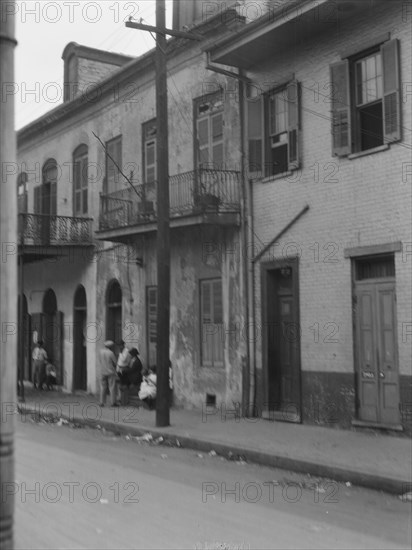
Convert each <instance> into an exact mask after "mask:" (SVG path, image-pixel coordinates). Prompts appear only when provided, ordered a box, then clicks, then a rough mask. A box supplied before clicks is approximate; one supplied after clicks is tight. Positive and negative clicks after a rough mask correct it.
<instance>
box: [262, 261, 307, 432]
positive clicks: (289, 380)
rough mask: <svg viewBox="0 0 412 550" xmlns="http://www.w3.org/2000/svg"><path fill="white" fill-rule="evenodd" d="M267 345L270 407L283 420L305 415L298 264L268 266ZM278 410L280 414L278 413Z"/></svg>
mask: <svg viewBox="0 0 412 550" xmlns="http://www.w3.org/2000/svg"><path fill="white" fill-rule="evenodd" d="M263 294H264V295H263V346H264V350H263V351H264V354H263V356H264V366H265V373H266V376H265V379H266V382H265V384H266V386H267V387H266V391H265V393H266V395H267V396H268V403H267V407H265V408H267V409H268V410H269V411H271V412H274V413H275V414H274V415H273V416H274V417H275V418H277V419H279V420H287V421H293V422H299V421H300V419H301V412H300V410H301V383H300V330H299V308H298V279H297V264H296V262H293V263H291V264H287V265H282V266H281V267H279V268H275V269H264V286H263ZM276 411H277V412H278V413H279V414H276Z"/></svg>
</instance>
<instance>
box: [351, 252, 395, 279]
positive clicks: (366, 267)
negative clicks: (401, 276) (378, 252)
mask: <svg viewBox="0 0 412 550" xmlns="http://www.w3.org/2000/svg"><path fill="white" fill-rule="evenodd" d="M355 267H356V270H355V277H356V280H357V281H363V280H365V279H380V278H386V277H395V261H394V257H393V254H392V255H391V256H370V257H367V258H360V259H358V260H355Z"/></svg>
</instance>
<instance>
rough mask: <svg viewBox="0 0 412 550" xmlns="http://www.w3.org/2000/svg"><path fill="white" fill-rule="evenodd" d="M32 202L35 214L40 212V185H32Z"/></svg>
mask: <svg viewBox="0 0 412 550" xmlns="http://www.w3.org/2000/svg"><path fill="white" fill-rule="evenodd" d="M33 191H34V204H33V210H34V213H35V214H41V213H42V205H41V186H40V185H38V186H37V187H34V189H33Z"/></svg>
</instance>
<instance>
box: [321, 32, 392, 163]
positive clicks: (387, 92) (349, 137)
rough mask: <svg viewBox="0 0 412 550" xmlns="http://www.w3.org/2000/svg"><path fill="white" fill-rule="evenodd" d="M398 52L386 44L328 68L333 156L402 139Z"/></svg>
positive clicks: (389, 44)
mask: <svg viewBox="0 0 412 550" xmlns="http://www.w3.org/2000/svg"><path fill="white" fill-rule="evenodd" d="M398 51H399V44H398V40H389V41H387V42H385V43H383V44H382V45H381V46H380V47H375V48H372V49H369V50H368V51H366V52H363V53H362V54H359V55H356V56H352V57H349V58H347V59H343V60H342V61H339V62H337V63H334V64H333V65H331V68H330V72H331V82H332V136H333V144H332V150H333V154H334V155H336V156H345V155H348V154H350V153H356V152H361V151H367V150H369V149H373V148H375V147H379V146H381V145H385V144H387V143H391V142H393V141H398V140H400V139H401V131H400V93H399V89H400V86H399V53H398Z"/></svg>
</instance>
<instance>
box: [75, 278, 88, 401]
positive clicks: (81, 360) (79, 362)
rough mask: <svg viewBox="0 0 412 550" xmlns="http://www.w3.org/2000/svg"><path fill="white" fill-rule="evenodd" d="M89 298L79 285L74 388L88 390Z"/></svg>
mask: <svg viewBox="0 0 412 550" xmlns="http://www.w3.org/2000/svg"><path fill="white" fill-rule="evenodd" d="M86 322H87V300H86V291H85V289H84V286H82V285H79V286H78V287H77V290H76V292H75V295H74V305H73V339H74V340H73V389H74V390H87V347H86V338H85V334H86Z"/></svg>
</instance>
